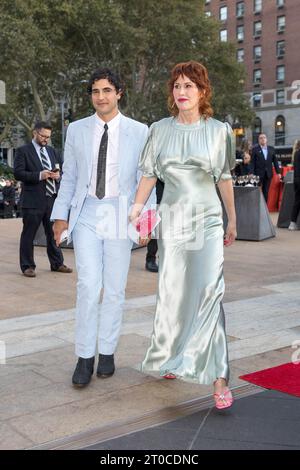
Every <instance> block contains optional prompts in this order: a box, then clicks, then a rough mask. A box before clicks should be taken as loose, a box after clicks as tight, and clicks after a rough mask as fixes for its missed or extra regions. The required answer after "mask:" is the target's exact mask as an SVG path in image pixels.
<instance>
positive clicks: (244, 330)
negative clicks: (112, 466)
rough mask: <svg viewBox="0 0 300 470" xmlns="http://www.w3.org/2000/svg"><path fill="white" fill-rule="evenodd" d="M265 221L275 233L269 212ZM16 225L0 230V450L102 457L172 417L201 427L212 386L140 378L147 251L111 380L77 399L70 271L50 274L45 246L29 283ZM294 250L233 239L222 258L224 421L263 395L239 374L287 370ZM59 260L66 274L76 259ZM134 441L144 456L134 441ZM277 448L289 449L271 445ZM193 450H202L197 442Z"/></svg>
mask: <svg viewBox="0 0 300 470" xmlns="http://www.w3.org/2000/svg"><path fill="white" fill-rule="evenodd" d="M272 217H273V221H274V223H275V222H276V214H273V215H272ZM21 225H22V221H21V220H20V219H11V220H0V249H1V270H0V294H1V295H0V341H1V342H2V343H0V344H2V345H3V344H5V347H6V357H7V359H6V363H5V364H4V363H3V364H0V449H24V448H25V449H28V448H40V449H54V448H60V449H78V448H90V446H96V447H94V448H102V449H103V448H105V446H106V444H105V442H107V445H112V444H108V442H115V443H116V442H117V441H116V440H115V438H119V437H120V436H124V435H125V436H126V435H128V436H129V435H130V434H131V433H135V434H134V435H136V433H139V432H141V431H142V430H144V429H148V428H151V433H152V434H153V429H157V430H158V432H160V431H159V429H160V426H172V425H171V423H176V422H177V423H178V422H179V421H178V419H179V418H183V419H186V420H188V418H187V417H188V416H190V417H192V416H194V418H193V419H194V421H195V420H197V413H200V415H199V423H200V422H201V419H202V418H203V416H205V413H206V411H205V410H210V409H211V407H212V404H213V402H212V398H211V387H208V386H199V385H196V384H189V383H185V382H182V381H179V380H176V381H167V380H164V379H161V378H159V377H158V376H155V375H146V374H142V373H141V372H140V371H139V363H140V361H141V360H142V358H143V356H144V353H145V350H146V348H147V346H148V343H149V336H150V334H151V331H152V323H153V314H154V307H155V292H156V283H157V275H156V274H152V273H149V272H147V271H145V269H144V263H145V249H139V250H135V251H134V252H133V254H132V262H131V268H130V274H129V280H128V287H127V295H126V299H127V300H126V305H125V312H124V323H123V329H122V336H121V340H120V344H119V347H118V350H117V352H116V366H117V370H116V373H115V375H114V376H113V377H112V378H110V379H108V380H101V379H97V378H96V377H93V380H92V382H91V384H90V385H89V387H88V388H86V389H83V390H76V389H73V388H72V386H71V376H72V373H73V369H74V366H75V363H76V358H75V356H74V304H75V292H76V273H75V272H74V273H72V274H60V273H53V272H50V270H49V264H48V260H47V256H46V252H45V248H43V247H38V248H35V258H36V264H37V277H36V278H34V279H29V278H25V277H24V276H22V275H21V273H20V270H19V266H18V249H19V236H20V231H21ZM299 246H300V231H299V232H289V231H288V230H286V229H277V236H276V238H273V239H269V240H265V241H262V242H246V241H237V242H236V243H235V245H234V246H233V247H231V248H228V249H226V250H225V264H224V271H225V281H226V295H225V298H224V309H225V313H226V321H227V334H228V340H229V355H230V365H231V384H230V385H231V387H232V388H233V391H234V394H235V397H236V398H237V399H239V398H241V401H239V400H238V401H237V406H236V407H233V408H232V410H231V411H230V413H231V416H233V417H236V418H237V419H238V416H239V413H240V412H239V409H240V408H241V406H239V405H238V404H239V403H241V404H242V402H243V400H249V399H250V398H251V397H249V396H250V395H253V394H255V397H261V398H260V399H262V397H263V396H264V395H263V393H265V392H262V389H260V388H259V387H254V386H252V385H250V384H247V383H246V382H244V381H241V380H240V379H239V378H238V377H239V375H242V374H244V373H247V372H252V371H256V370H260V369H264V368H267V367H272V366H275V365H279V364H282V363H285V362H290V361H291V358H292V354H293V353H295V348H296V347H297V344H298V343H297V342H299V343H300V262H299ZM64 254H65V262H66V264H68V265H69V266H71V267H74V254H73V250H70V249H65V250H64ZM299 347H300V346H299V345H298V348H299ZM256 394H258V395H256ZM270 396H271V397H272V395H270ZM267 397H268V395H266V398H267ZM287 397H288V396H287ZM277 398H278V397H277ZM281 398H282V397H281ZM270 399H271V398H270ZM287 399H288V398H287ZM253 400H254V398H253ZM253 400H252V401H253ZM295 402H297V406H298V405H299V403H298V400H297V399H295ZM254 403H255V402H254ZM259 403H261V402H259ZM260 409H261V413H264V407H263V406H261V407H260ZM201 416H202V418H201ZM211 416H212V417H213V416H214V413H213V414H212V415H211ZM217 416H218V415H217ZM296 416H298V418H299V415H298V414H296ZM191 419H192V418H191ZM210 419H211V417H210ZM220 419H221V417H220V416H218V420H219V421H220ZM295 420H296V418H295ZM219 421H218V422H219ZM166 423H169V424H166ZM185 423H186V422H185ZM216 423H217V421H216ZM297 423H298V425H299V428H300V420H299V419H298V421H297ZM278 425H280V424H278ZM153 426H158V427H157V428H153ZM180 426H181V428H182V426H183V425H180ZM185 426H188V425H187V424H185ZM191 426H194V425H192V421H191ZM175 427H176V426H175ZM193 429H194V427H193ZM139 435H140V436H142V434H139ZM198 437H199V436H198ZM198 437H197V439H198ZM206 437H207V436H206ZM111 439H114V441H110V440H111ZM123 439H125V438H123ZM145 439H148V438H147V436H146V437H145ZM119 442H120V441H119ZM132 442H136V445H137V446H140V447H136V448H137V449H138V448H145V447H144V445H145V444H138V442H139V440H138V439H137V440H136V441H132ZM174 442H175V441H174ZM197 442H198V441H197ZM268 442H272V441H268ZM290 444H291V446H294V447H295V445H297V444H295V442H294V441H293V442H291V443H290ZM120 445H121V443H120ZM122 445H123V444H122ZM124 445H125V444H124ZM153 445H154V444H153ZM165 445H166V446H172V442H170V440H169V441H166V443H165ZM183 445H184V444H183ZM201 445H202V447H201ZM207 445H208V444H207ZM220 445H221V443H220ZM253 445H254V444H253ZM274 445H275V444H274ZM276 445H277V446H280V445H282V446H287V445H288V443H287V442H286V441H284V442H280V439H279V438H278V439H277V441H276ZM97 446H98V447H97ZM174 446H175V444H174ZM197 446H198V447H199V448H205V440H204V441H203V442H202V444H201V443H198V444H197ZM203 446H204V447H203ZM198 447H197V448H198ZM298 447H299V448H300V444H299V446H298ZM110 448H112V447H110ZM153 448H155V447H153ZM165 448H166V449H167V448H172V447H165ZM174 448H178V447H176V446H175V447H174Z"/></svg>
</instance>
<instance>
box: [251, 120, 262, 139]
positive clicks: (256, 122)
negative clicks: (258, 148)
mask: <svg viewBox="0 0 300 470" xmlns="http://www.w3.org/2000/svg"><path fill="white" fill-rule="evenodd" d="M261 130H262V123H261V119H260V118H259V117H258V116H256V118H255V119H254V123H253V132H252V142H253V144H257V143H258V136H259V134H261Z"/></svg>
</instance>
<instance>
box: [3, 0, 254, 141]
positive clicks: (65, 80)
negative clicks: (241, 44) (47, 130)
mask: <svg viewBox="0 0 300 470" xmlns="http://www.w3.org/2000/svg"><path fill="white" fill-rule="evenodd" d="M201 3H203V2H201V0H189V1H188V2H187V1H186V0H163V1H162V0H89V1H88V2H87V1H86V0H51V2H44V1H43V0H1V3H0V79H2V80H4V81H5V82H6V87H7V104H6V105H5V106H1V107H0V121H2V122H4V123H6V125H10V126H14V125H15V124H17V123H18V124H20V125H21V126H22V128H23V129H24V131H25V133H27V134H28V135H29V133H30V130H31V128H32V125H33V123H34V121H35V120H36V119H48V120H50V121H51V122H52V123H53V124H54V125H56V127H57V129H59V128H60V108H59V102H60V100H61V99H62V98H64V99H65V101H66V102H67V103H68V105H67V107H68V108H70V109H71V110H72V117H73V118H74V119H77V118H80V117H82V116H85V115H86V114H87V113H90V112H92V109H91V105H90V102H89V99H88V97H87V95H86V86H85V81H86V80H87V79H88V77H89V75H90V73H91V71H93V70H94V69H95V68H96V67H99V66H101V65H102V66H104V65H105V66H109V67H111V68H113V69H114V70H116V71H118V72H119V73H120V74H121V76H122V77H123V78H124V80H125V83H126V93H125V99H124V103H123V111H124V112H125V113H126V114H127V115H129V116H132V117H133V118H135V119H138V120H141V121H143V122H147V123H151V122H153V121H155V120H157V119H160V118H161V117H163V116H165V115H166V114H167V109H166V82H167V80H168V76H169V72H170V69H171V68H172V67H173V65H174V64H175V63H177V62H180V61H186V60H189V59H193V60H197V61H200V62H202V63H203V64H205V65H206V66H207V67H208V70H209V74H210V78H211V81H212V85H213V90H214V95H213V106H214V109H215V115H216V117H218V118H221V119H225V118H228V116H231V118H232V119H233V120H235V119H236V120H240V121H242V122H243V123H244V124H248V123H249V122H250V120H251V118H252V113H251V111H250V108H249V104H248V103H247V100H246V99H245V97H244V94H243V79H244V73H245V72H244V69H243V68H242V67H241V66H240V65H239V64H237V62H236V60H235V47H234V46H232V45H230V44H226V43H221V42H220V41H219V35H218V31H219V26H218V23H217V22H216V21H215V20H213V19H212V18H208V17H206V16H205V14H204V12H203V8H202V6H201ZM6 135H7V133H6ZM0 136H1V134H0ZM0 138H1V137H0Z"/></svg>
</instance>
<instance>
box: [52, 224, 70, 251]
mask: <svg viewBox="0 0 300 470" xmlns="http://www.w3.org/2000/svg"><path fill="white" fill-rule="evenodd" d="M68 227H69V224H68V222H67V221H66V220H56V221H55V222H54V224H53V232H54V240H55V242H56V246H59V245H60V237H61V234H62V233H63V231H64V230H68Z"/></svg>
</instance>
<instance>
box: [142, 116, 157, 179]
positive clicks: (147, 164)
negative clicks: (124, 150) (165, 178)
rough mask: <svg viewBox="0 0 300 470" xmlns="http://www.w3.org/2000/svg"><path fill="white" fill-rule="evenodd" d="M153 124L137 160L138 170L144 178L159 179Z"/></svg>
mask: <svg viewBox="0 0 300 470" xmlns="http://www.w3.org/2000/svg"><path fill="white" fill-rule="evenodd" d="M155 124H156V123H153V124H152V125H151V127H150V130H149V135H148V139H147V142H146V144H145V147H144V149H143V151H142V153H141V157H140V160H139V170H141V172H142V174H143V176H145V177H146V178H159V179H161V178H162V176H161V174H160V171H159V169H158V162H157V159H158V150H157V145H156V129H155Z"/></svg>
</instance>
